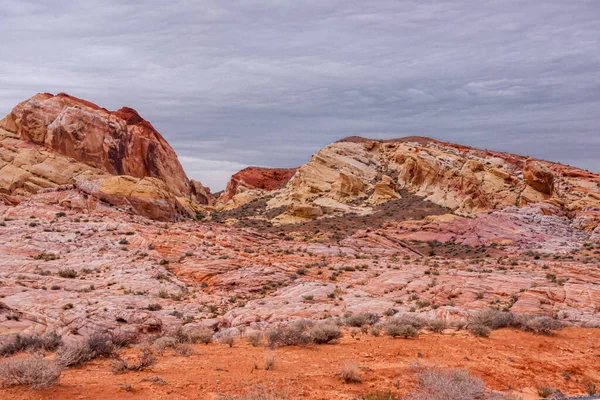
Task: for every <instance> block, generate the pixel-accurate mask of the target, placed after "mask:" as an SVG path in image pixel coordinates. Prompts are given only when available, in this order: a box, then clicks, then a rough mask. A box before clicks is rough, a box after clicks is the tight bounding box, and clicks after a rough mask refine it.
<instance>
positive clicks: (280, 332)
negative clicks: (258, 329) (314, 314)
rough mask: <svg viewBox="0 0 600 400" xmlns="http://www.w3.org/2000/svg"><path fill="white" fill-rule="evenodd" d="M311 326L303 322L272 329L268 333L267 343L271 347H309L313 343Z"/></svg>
mask: <svg viewBox="0 0 600 400" xmlns="http://www.w3.org/2000/svg"><path fill="white" fill-rule="evenodd" d="M309 325H311V324H310V323H309V322H308V321H304V320H303V321H296V322H293V323H290V324H287V325H281V326H279V327H274V328H271V329H269V331H267V342H268V343H269V346H270V347H278V346H302V345H307V344H309V343H310V342H311V341H312V338H311V336H310V334H309V333H308V328H309Z"/></svg>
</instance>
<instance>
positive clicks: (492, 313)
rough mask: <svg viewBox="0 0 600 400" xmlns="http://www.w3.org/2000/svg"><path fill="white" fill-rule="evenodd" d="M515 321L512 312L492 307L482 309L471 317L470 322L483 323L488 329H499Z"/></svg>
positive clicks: (511, 324) (474, 323)
mask: <svg viewBox="0 0 600 400" xmlns="http://www.w3.org/2000/svg"><path fill="white" fill-rule="evenodd" d="M516 323H517V321H516V318H515V316H514V314H513V313H511V312H506V311H499V310H494V309H488V310H482V311H479V312H477V313H475V315H473V317H472V318H471V321H470V324H473V325H483V326H487V327H488V328H490V329H500V328H506V327H509V326H515V324H516Z"/></svg>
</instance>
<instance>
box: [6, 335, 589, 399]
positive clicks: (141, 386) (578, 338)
mask: <svg viewBox="0 0 600 400" xmlns="http://www.w3.org/2000/svg"><path fill="white" fill-rule="evenodd" d="M193 347H194V349H195V351H196V354H194V355H192V356H189V357H184V356H178V355H174V354H172V353H170V352H169V351H166V352H165V355H164V356H161V357H158V363H157V364H156V365H155V366H154V367H152V369H151V370H148V371H143V372H129V373H125V374H122V375H115V374H113V373H112V372H110V361H109V360H100V361H95V362H91V363H88V364H86V365H84V366H83V367H81V368H73V369H70V370H68V371H66V372H65V373H64V374H63V376H62V378H61V381H60V384H59V385H58V386H56V387H54V388H52V389H48V390H39V391H30V390H27V389H23V388H16V387H15V388H9V389H3V390H0V398H2V399H13V400H18V399H116V398H119V399H121V398H123V399H144V400H150V399H169V400H176V399H216V398H219V395H220V394H224V395H235V394H242V393H245V391H246V390H247V389H248V388H249V387H251V386H252V385H253V384H267V385H273V384H275V385H280V386H285V387H286V388H287V389H288V392H290V393H292V394H293V398H306V399H352V398H356V397H358V396H360V395H361V394H364V393H369V392H371V391H374V390H391V391H393V392H394V393H398V394H403V393H407V392H408V391H410V389H411V388H412V387H414V385H415V383H416V379H415V378H416V372H414V371H413V370H412V369H411V368H410V364H411V362H413V361H415V360H420V361H421V362H422V363H424V364H432V363H437V364H438V365H439V366H442V367H465V368H467V369H468V370H469V371H471V372H472V373H474V374H476V375H478V376H480V377H482V378H483V379H484V380H485V382H486V384H487V385H488V386H489V387H490V388H492V389H495V390H498V391H507V390H509V389H512V390H514V391H515V393H518V394H520V395H521V396H523V397H524V398H525V399H535V398H537V396H535V395H533V394H532V393H535V388H536V387H538V386H550V387H554V388H558V389H560V390H562V391H563V392H564V393H565V394H569V395H576V394H583V393H584V387H585V384H586V383H587V382H595V383H596V385H597V386H600V385H599V383H600V329H583V328H565V329H563V330H561V331H560V332H558V333H557V334H556V335H555V336H552V337H549V336H536V335H532V334H530V333H525V332H521V331H517V330H510V329H503V330H498V331H494V332H493V333H492V334H491V336H490V337H489V338H487V339H485V338H476V337H473V336H471V335H469V334H467V333H465V332H463V331H460V332H454V331H447V333H444V334H422V335H421V336H420V337H418V338H416V339H391V338H388V337H373V336H370V335H363V334H360V333H359V334H357V335H356V336H355V338H352V337H351V335H350V334H349V332H348V331H346V332H345V336H344V338H342V339H341V340H340V341H339V343H338V344H329V345H318V346H317V345H314V346H309V347H284V348H279V349H277V350H268V349H265V348H263V347H252V346H250V345H249V344H248V343H247V342H246V341H245V340H239V339H238V340H237V341H236V342H235V344H234V346H233V348H229V347H228V346H226V345H224V344H221V343H212V344H209V345H194V346H193ZM137 351H138V350H136V349H131V350H127V351H126V353H128V354H136V353H137ZM268 355H274V357H275V360H276V361H275V368H274V369H273V370H271V371H266V370H265V369H264V366H265V357H267V356H268ZM345 363H354V364H355V365H357V366H358V367H359V368H360V370H361V374H362V378H363V383H361V384H345V383H342V382H341V381H340V380H339V379H338V378H337V377H336V373H338V372H339V371H340V370H341V368H342V366H343V365H344V364H345ZM255 364H256V366H258V368H259V369H254V366H255ZM565 372H566V373H568V374H569V376H570V379H567V378H565ZM152 376H160V377H161V378H163V379H164V380H166V381H167V383H168V384H167V385H162V386H161V385H158V384H153V383H150V382H141V380H142V379H143V378H145V377H152ZM127 384H129V385H131V386H132V387H133V390H132V391H126V390H125V389H123V385H127Z"/></svg>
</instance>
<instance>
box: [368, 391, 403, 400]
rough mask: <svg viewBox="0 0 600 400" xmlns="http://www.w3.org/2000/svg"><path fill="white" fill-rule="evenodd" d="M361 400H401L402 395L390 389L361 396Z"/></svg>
mask: <svg viewBox="0 0 600 400" xmlns="http://www.w3.org/2000/svg"><path fill="white" fill-rule="evenodd" d="M360 399H361V400H400V396H396V395H395V394H393V393H392V392H390V391H377V392H371V393H367V394H363V395H362V396H360Z"/></svg>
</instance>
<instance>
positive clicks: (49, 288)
mask: <svg viewBox="0 0 600 400" xmlns="http://www.w3.org/2000/svg"><path fill="white" fill-rule="evenodd" d="M0 200H1V201H0V344H2V343H4V344H6V343H11V342H12V341H13V340H14V338H15V335H16V334H20V335H25V336H31V335H42V334H45V333H48V332H55V333H57V334H58V335H60V336H61V337H62V339H63V341H64V342H65V343H67V344H68V343H78V342H81V341H82V340H84V339H85V338H86V337H89V336H90V335H93V334H94V333H98V332H109V333H111V334H115V333H118V334H119V335H124V334H127V335H128V336H129V337H134V338H135V340H136V341H137V342H138V343H145V342H148V341H152V340H153V339H155V338H156V337H157V336H165V335H166V336H169V335H172V334H173V333H174V332H182V333H183V334H190V333H191V332H195V331H198V330H202V329H205V328H208V329H209V330H210V332H211V335H212V334H214V338H215V339H220V338H223V337H228V335H235V337H236V338H237V339H236V341H235V343H236V344H235V345H234V347H232V348H228V347H226V346H225V345H223V344H214V343H213V344H210V345H206V346H204V345H194V346H195V347H194V348H195V350H196V351H197V353H198V355H192V356H191V357H190V358H185V359H183V360H184V362H183V361H182V359H179V358H177V357H179V356H176V355H167V356H163V357H159V362H158V364H157V365H156V366H155V367H154V370H153V374H160V375H161V376H163V377H164V378H165V379H166V380H167V381H168V382H169V383H170V384H169V385H167V386H164V387H163V386H157V385H154V384H151V383H143V384H141V385H140V384H139V379H141V378H142V376H146V375H148V374H142V375H140V374H141V373H135V374H130V375H124V376H123V379H121V380H118V382H119V383H122V384H131V385H133V387H134V389H135V390H134V391H133V392H130V393H127V394H126V392H125V391H123V390H122V388H123V387H125V388H126V386H123V387H122V388H121V389H120V388H119V387H117V386H115V385H114V384H112V383H111V384H110V385H109V386H108V387H109V388H108V389H106V390H107V391H108V392H106V393H112V394H111V396H116V395H117V394H116V393H119V395H123V396H125V395H127V396H132V397H136V396H137V397H142V396H143V397H148V396H150V397H152V398H154V397H156V398H159V397H161V396H164V395H169V396H175V397H176V398H177V396H180V397H181V398H183V397H185V396H186V395H187V394H190V393H191V396H195V397H197V398H216V397H217V396H218V395H219V394H224V395H231V394H236V393H240V392H241V391H243V386H244V385H245V384H246V383H258V382H261V381H262V382H263V383H264V381H265V380H269V381H271V380H272V381H273V382H279V383H282V382H283V383H284V384H286V385H288V384H289V385H292V386H293V387H294V396H291V397H292V398H295V397H304V398H324V399H325V398H353V396H358V395H361V394H365V393H368V392H370V391H373V390H391V391H393V392H394V393H396V394H397V395H403V394H406V393H407V392H408V391H410V390H411V388H413V387H414V386H415V382H416V377H415V374H414V373H411V372H409V367H408V365H409V363H410V362H411V361H414V359H420V360H421V361H423V362H427V363H432V362H437V363H438V364H440V365H441V366H444V367H455V366H461V365H462V366H465V367H467V368H468V369H469V370H470V371H472V372H473V373H475V374H476V375H477V376H480V377H482V378H483V379H484V380H485V383H486V384H487V385H488V386H489V387H490V388H492V389H494V390H500V391H508V390H510V389H515V390H517V391H520V395H522V396H525V397H526V398H536V397H535V396H534V395H535V394H536V390H537V389H539V388H540V387H541V386H549V387H550V386H552V387H555V388H558V389H560V390H562V391H563V392H565V393H567V394H572V395H576V394H582V393H584V392H585V390H586V387H587V388H589V387H590V386H589V385H591V384H595V383H598V387H599V390H600V376H599V375H598V361H597V360H599V359H600V358H598V355H599V353H598V347H597V346H598V345H597V343H596V341H597V340H598V339H600V337H598V332H599V331H598V330H597V329H595V328H597V327H599V326H600V313H599V309H600V285H598V282H599V281H600V227H599V226H598V225H599V223H600V175H598V174H594V173H591V172H588V171H584V170H580V169H577V168H574V167H569V166H564V165H560V164H555V163H551V162H548V161H543V160H534V159H531V158H527V157H523V156H518V155H513V154H507V153H499V152H494V151H488V150H478V149H473V148H469V147H464V146H460V145H455V144H450V143H444V142H439V141H436V140H433V139H428V138H419V137H409V138H403V139H396V140H389V141H376V140H368V139H363V138H356V137H352V138H347V139H344V140H342V141H339V142H336V143H333V144H331V145H329V146H327V147H325V148H324V149H322V150H321V151H319V152H318V153H317V154H315V155H314V156H313V157H312V158H311V160H310V161H309V162H308V163H307V164H305V165H302V166H300V167H299V168H297V169H267V168H257V167H250V168H247V169H245V170H243V171H240V172H239V173H237V174H235V175H234V176H233V177H232V179H231V181H230V182H229V184H228V185H227V188H226V190H225V191H224V192H223V193H221V194H220V195H219V196H218V197H217V196H215V195H212V194H210V191H209V190H208V189H207V188H204V187H203V186H202V185H201V184H199V183H197V182H195V181H192V180H190V179H188V177H187V176H186V175H185V173H184V172H183V169H182V168H181V165H180V164H179V162H178V161H177V157H176V155H175V153H174V151H173V150H172V148H171V147H170V146H169V145H168V144H167V143H166V141H165V140H164V139H163V138H162V136H161V135H160V134H159V133H158V132H156V131H155V130H154V128H152V126H151V125H150V123H148V122H147V121H145V120H143V119H142V118H141V117H140V116H139V115H138V114H137V113H136V112H135V111H133V110H132V109H129V108H123V109H121V110H119V111H115V112H111V111H107V110H105V109H102V108H100V107H98V106H96V105H94V104H92V103H89V102H86V101H84V100H80V99H76V98H73V97H71V96H68V95H65V94H59V95H56V96H52V95H49V94H40V95H37V96H34V97H33V98H32V99H29V100H27V101H25V102H24V103H21V104H19V105H18V106H17V107H15V109H14V110H13V111H12V112H11V113H10V114H9V115H8V116H7V117H6V118H4V119H3V120H2V121H1V122H0ZM489 309H493V310H496V311H495V312H499V313H502V315H509V314H510V315H514V316H528V317H527V318H533V317H531V316H545V317H548V318H549V320H551V321H554V323H557V324H560V325H563V326H566V328H564V329H562V330H560V331H558V332H557V333H556V334H555V336H541V335H532V334H531V333H529V332H522V331H520V330H519V327H518V326H517V325H510V324H505V325H503V326H508V327H507V328H504V329H501V330H498V331H494V332H492V333H491V335H490V337H489V338H486V337H485V336H486V335H485V334H482V335H480V336H483V337H476V336H475V334H480V333H481V332H480V331H478V330H476V329H473V326H474V322H473V321H475V320H476V316H477V315H478V313H481V312H485V311H486V310H489ZM360 315H371V316H373V317H372V318H375V317H376V319H377V320H378V321H371V322H370V323H369V324H362V327H361V326H360V325H358V326H354V327H352V324H349V325H350V326H349V327H346V328H343V329H344V336H343V337H342V338H341V339H340V340H339V341H338V342H337V344H327V345H312V346H311V347H309V348H296V347H292V348H290V347H283V348H280V349H278V350H277V358H278V360H280V365H279V366H278V367H277V368H276V369H275V370H273V371H265V370H264V369H262V370H255V368H253V367H252V365H251V364H250V361H248V362H247V363H246V364H247V365H246V364H243V363H242V362H241V361H239V360H241V359H242V358H244V357H248V358H249V359H252V360H255V359H256V360H258V361H256V362H257V363H262V362H263V361H261V360H262V358H264V355H265V354H266V353H265V352H266V350H265V349H264V348H262V347H259V348H254V347H252V346H249V345H248V344H247V343H246V339H244V340H242V339H240V337H242V336H247V334H248V333H252V332H268V331H269V330H271V329H274V327H278V326H282V325H285V324H287V323H289V322H291V321H298V320H303V319H307V320H313V321H315V320H330V321H336V323H338V324H347V321H348V320H350V319H351V318H352V316H360ZM398 316H410V317H411V318H420V319H422V320H423V321H440V322H439V323H440V324H443V325H444V327H445V329H442V330H434V331H435V332H434V333H432V332H431V329H427V328H424V330H423V332H422V333H423V334H422V335H421V336H420V337H418V338H413V339H391V338H387V337H374V336H371V335H369V334H367V333H366V332H368V331H369V330H370V329H381V330H384V329H385V326H386V324H389V323H391V321H394V319H395V318H398ZM367 325H369V326H367ZM525 327H527V325H526V324H524V325H523V326H522V327H521V328H525ZM359 328H360V329H359ZM477 332H479V333H477ZM483 333H485V332H483ZM334 343H335V342H334ZM518 343H521V344H518ZM321 346H326V347H325V349H327V351H326V352H320V351H319V350H320V349H323V347H321ZM131 351H132V350H127V351H126V353H127V352H131ZM324 353H325V354H324ZM17 357H20V356H17ZM51 357H52V356H51ZM342 361H352V362H354V363H356V364H358V365H359V366H360V369H361V371H362V373H363V375H364V376H365V380H364V382H363V383H362V384H360V385H350V386H348V385H345V384H344V385H341V384H340V383H339V379H338V378H336V376H335V374H336V371H334V369H339V368H341V365H340V364H341V363H342ZM108 363H109V362H108V361H104V360H100V361H98V360H96V361H93V362H92V363H91V364H86V365H84V366H83V367H81V368H79V369H74V370H73V369H70V370H68V371H66V372H64V377H63V380H62V381H61V382H62V383H61V384H60V385H59V386H57V387H56V389H49V390H47V391H46V392H43V393H42V394H37V393H36V394H33V395H31V393H29V392H26V391H23V390H22V389H6V390H8V391H7V392H6V393H7V394H10V396H11V397H16V398H29V397H30V396H33V397H39V395H42V396H47V397H50V398H69V397H74V396H80V397H81V396H82V398H84V397H85V396H89V397H90V398H94V397H98V396H100V391H101V390H104V388H106V387H107V383H105V382H107V381H109V380H110V381H111V382H113V379H114V377H113V376H112V375H111V374H110V373H109V374H108V375H107V374H106V372H104V371H105V370H108V369H109V367H107V365H108ZM200 364H201V365H202V368H203V370H202V374H199V373H198V371H195V370H194V367H195V366H196V365H200ZM175 365H176V366H177V370H176V371H172V370H171V367H170V366H175ZM299 368H300V370H301V371H302V374H303V375H301V376H297V375H298V374H297V371H298V369H299ZM565 372H566V373H567V374H568V375H569V379H566V378H565ZM405 375H406V376H407V378H406V379H404V378H403V376H405ZM397 380H400V381H401V385H400V386H398V385H396V386H394V385H395V383H394V382H396V381H397ZM171 382H173V383H172V384H171ZM79 384H82V385H83V387H81V388H78V385H79ZM111 385H112V386H111ZM203 396H204V397H203ZM527 396H529V397H527ZM532 396H533V397H532Z"/></svg>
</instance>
